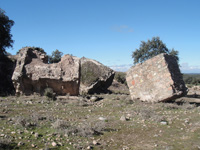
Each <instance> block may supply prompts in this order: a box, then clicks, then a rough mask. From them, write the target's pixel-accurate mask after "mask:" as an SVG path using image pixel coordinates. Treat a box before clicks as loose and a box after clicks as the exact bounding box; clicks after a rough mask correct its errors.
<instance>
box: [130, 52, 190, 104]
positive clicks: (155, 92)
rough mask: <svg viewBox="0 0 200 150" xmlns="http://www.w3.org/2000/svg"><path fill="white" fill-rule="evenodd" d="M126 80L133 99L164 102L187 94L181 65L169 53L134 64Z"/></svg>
mask: <svg viewBox="0 0 200 150" xmlns="http://www.w3.org/2000/svg"><path fill="white" fill-rule="evenodd" d="M126 80H127V84H128V87H129V91H130V94H131V98H132V99H133V100H136V99H139V100H141V101H147V102H163V101H169V100H173V99H174V98H177V97H181V96H184V95H186V94H187V88H186V86H185V83H184V81H183V78H182V74H181V72H180V69H179V65H178V63H177V61H176V60H175V59H174V57H173V56H170V55H168V54H160V55H157V56H155V57H153V58H151V59H149V60H147V61H145V62H143V63H140V64H137V65H135V66H133V67H132V68H131V69H130V70H128V72H127V76H126Z"/></svg>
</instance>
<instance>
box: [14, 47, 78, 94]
mask: <svg viewBox="0 0 200 150" xmlns="http://www.w3.org/2000/svg"><path fill="white" fill-rule="evenodd" d="M18 56H19V57H18V60H17V63H16V68H15V71H14V73H13V76H12V80H13V84H14V87H15V89H16V93H18V94H26V95H30V94H33V93H34V92H36V93H40V94H43V93H44V90H45V89H46V88H52V89H53V91H54V92H55V93H56V94H58V95H65V94H68V93H69V94H70V95H78V94H79V84H80V82H79V81H80V76H79V72H80V71H79V69H80V63H79V59H78V58H77V57H73V56H71V55H65V56H64V57H63V58H62V59H61V61H60V62H59V63H55V64H47V62H48V59H47V56H46V55H45V53H44V52H40V51H38V50H35V49H33V48H30V47H26V48H23V49H21V50H20V52H19V54H18Z"/></svg>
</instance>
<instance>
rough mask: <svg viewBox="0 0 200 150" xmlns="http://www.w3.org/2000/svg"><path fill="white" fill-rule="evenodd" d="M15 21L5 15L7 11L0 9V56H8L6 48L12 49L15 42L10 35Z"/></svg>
mask: <svg viewBox="0 0 200 150" xmlns="http://www.w3.org/2000/svg"><path fill="white" fill-rule="evenodd" d="M13 25H14V21H13V20H10V19H9V17H8V16H6V15H5V11H4V10H2V9H1V8H0V55H5V54H6V48H9V47H12V44H13V40H12V35H11V34H10V31H11V27H12V26H13Z"/></svg>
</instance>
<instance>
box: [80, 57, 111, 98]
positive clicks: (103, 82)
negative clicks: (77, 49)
mask: <svg viewBox="0 0 200 150" xmlns="http://www.w3.org/2000/svg"><path fill="white" fill-rule="evenodd" d="M80 62H81V83H80V93H82V94H84V93H89V94H93V93H101V92H106V91H107V88H108V87H109V86H110V85H111V84H112V81H113V78H114V75H115V72H114V71H113V70H112V69H110V68H108V67H106V66H104V65H103V64H101V63H99V62H97V61H95V60H92V59H88V58H85V57H83V58H81V59H80Z"/></svg>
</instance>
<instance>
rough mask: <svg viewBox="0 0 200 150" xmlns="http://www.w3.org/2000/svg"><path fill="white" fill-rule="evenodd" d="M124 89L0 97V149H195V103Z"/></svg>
mask: <svg viewBox="0 0 200 150" xmlns="http://www.w3.org/2000/svg"><path fill="white" fill-rule="evenodd" d="M94 97H95V100H94ZM198 106H199V103H191V102H190V103H189V102H186V101H185V98H181V99H177V100H176V101H175V102H173V103H156V104H152V103H144V102H140V101H133V100H131V99H130V96H129V95H127V94H119V93H118V94H99V95H87V96H85V97H71V96H58V97H57V99H56V100H55V101H52V100H48V99H47V98H46V97H45V96H44V97H41V96H37V95H32V96H20V97H15V96H10V97H0V149H41V150H42V149H43V150H46V149H56V150H59V149H60V150H66V149H70V150H73V149H74V150H78V149H96V150H98V149H99V150H100V149H107V150H109V149H110V150H113V149H116V150H117V149H119V150H121V149H124V150H125V149H127V150H128V149H152V150H155V149H157V150H160V149H186V150H190V149H198V148H200V144H199V137H200V118H199V114H200V107H198Z"/></svg>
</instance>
